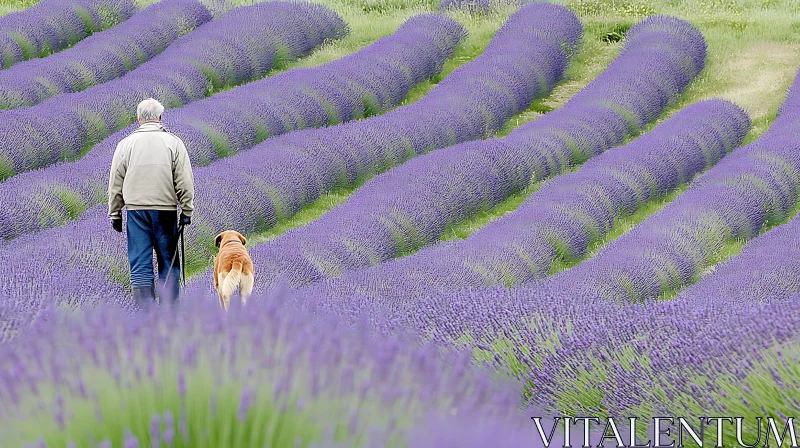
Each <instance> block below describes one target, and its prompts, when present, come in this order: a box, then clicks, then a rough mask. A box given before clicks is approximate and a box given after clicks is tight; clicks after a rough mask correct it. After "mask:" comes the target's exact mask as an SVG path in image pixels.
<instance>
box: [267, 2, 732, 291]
mask: <svg viewBox="0 0 800 448" xmlns="http://www.w3.org/2000/svg"><path fill="white" fill-rule="evenodd" d="M665 22H667V23H669V25H666V28H667V29H668V30H669V32H667V33H665V32H664V31H663V30H664V29H665ZM648 30H649V31H648ZM687 34H690V35H692V37H693V38H694V40H693V41H692V42H691V44H690V45H686V44H685V42H684V40H685V39H686V35H687ZM632 36H633V37H632V39H631V40H630V41H629V42H628V43H627V44H626V47H625V48H624V49H623V51H622V52H621V54H620V56H619V58H618V59H616V60H615V61H614V62H612V64H611V65H610V66H609V68H608V69H607V70H606V71H605V72H604V73H602V74H601V75H600V76H599V77H598V78H597V79H595V80H594V81H593V82H592V83H590V85H589V86H587V87H586V88H585V89H584V90H583V91H582V93H581V94H579V95H578V97H577V98H576V99H575V100H571V101H569V102H568V103H567V104H566V105H565V106H564V107H563V108H562V109H561V110H559V111H556V112H551V113H549V114H547V115H546V116H544V117H543V118H540V119H538V120H536V121H533V122H531V123H529V124H527V125H524V126H522V127H520V128H519V129H517V130H515V131H514V132H512V133H511V134H510V135H509V136H508V137H507V138H504V139H492V140H487V141H482V142H470V143H465V144H461V145H456V146H453V147H450V148H447V149H444V150H441V151H437V152H435V153H432V154H428V155H425V156H423V157H420V158H418V159H415V160H412V161H409V162H407V163H405V164H404V165H402V166H400V167H397V168H395V169H392V170H390V171H389V172H387V173H385V174H382V175H380V176H377V177H376V178H374V179H372V180H371V181H370V182H368V183H367V184H366V185H364V186H363V187H361V188H360V189H359V190H358V192H356V193H355V194H354V195H353V196H352V197H351V198H350V199H349V200H348V201H347V202H346V203H345V204H343V205H341V206H339V207H336V208H335V209H333V210H331V211H330V212H328V213H327V214H326V215H325V216H323V217H322V218H320V219H319V220H317V221H315V222H313V223H311V224H309V225H307V226H304V227H302V228H299V229H295V230H292V231H289V232H287V233H286V234H285V235H283V236H281V237H279V238H278V239H276V240H273V241H271V242H268V243H264V244H261V245H259V246H256V247H254V248H252V250H251V255H252V257H253V259H254V260H256V263H257V264H258V266H259V272H258V277H259V278H258V281H257V283H258V284H259V285H269V284H271V283H272V282H274V281H275V279H276V278H277V277H278V276H280V275H285V276H286V277H287V278H288V280H289V283H290V284H292V285H293V286H297V285H304V284H308V283H311V282H314V281H317V280H320V279H323V278H330V277H335V276H339V275H341V274H342V273H344V272H347V271H351V270H354V269H358V268H363V267H367V266H370V265H375V264H379V263H381V262H384V261H387V260H390V259H392V258H396V257H398V256H399V255H401V254H403V253H404V252H407V251H410V250H414V249H416V248H418V247H421V246H424V245H427V244H430V243H432V242H434V241H438V240H439V238H440V237H441V235H442V234H443V232H444V231H445V230H446V229H447V228H448V226H451V225H454V224H456V223H458V222H461V221H463V220H464V219H466V218H468V217H470V216H473V215H475V214H476V213H478V212H479V211H481V210H487V209H489V208H491V207H493V206H495V205H497V204H498V203H499V202H500V201H502V200H503V199H505V198H506V197H508V196H509V195H510V194H512V193H514V192H518V191H520V190H523V189H525V188H526V187H527V186H528V185H529V184H530V183H531V182H536V181H539V180H542V179H544V178H547V177H550V176H554V175H557V174H560V173H563V172H564V171H565V170H567V169H569V168H570V167H572V166H574V165H575V164H576V163H579V162H581V161H583V160H585V159H587V158H591V157H592V156H594V155H595V154H598V153H601V152H603V151H604V150H606V149H608V148H609V147H611V146H614V145H615V144H619V143H620V142H622V140H623V139H624V138H625V137H626V136H629V135H630V134H631V133H632V132H635V131H636V130H638V129H641V127H642V126H643V125H644V124H645V123H647V121H648V120H649V119H651V118H652V117H655V116H657V115H658V114H659V113H660V112H661V111H662V110H663V108H664V107H665V106H666V105H667V104H668V103H669V102H670V101H671V100H673V99H674V98H675V97H676V96H677V95H678V94H679V93H680V91H681V90H682V89H683V88H684V87H685V86H686V85H687V84H688V82H689V81H690V80H691V79H692V78H693V77H694V76H695V75H696V74H697V73H698V72H699V71H700V69H701V68H702V65H700V66H691V65H690V64H691V63H692V62H693V61H696V60H698V59H700V58H698V54H697V52H700V53H704V51H705V46H704V44H703V43H702V41H703V39H702V36H701V35H700V33H699V32H697V30H695V29H694V28H692V27H691V25H689V24H688V23H686V22H683V21H678V20H674V19H672V18H669V17H651V18H649V19H647V20H645V21H643V22H642V23H640V24H639V25H637V26H636V27H635V28H633V29H632ZM642 42H644V43H642ZM629 48H631V49H629ZM700 60H702V59H700ZM634 82H635V83H637V84H638V85H639V86H641V89H632V88H630V85H631V84H632V83H634ZM606 98H607V100H605V99H606ZM599 99H603V101H604V102H605V103H604V104H602V105H600V104H598V102H599V101H598V100H599ZM706 111H709V110H708V109H707V110H706ZM718 114H719V115H724V114H722V113H718ZM728 114H730V112H729V113H728ZM626 117H628V119H629V120H630V122H626ZM731 121H735V120H733V119H732V120H731ZM741 121H742V120H741V116H740V119H739V122H738V123H739V124H741ZM685 123H686V122H685V121H684V122H683V124H685ZM726 124H728V123H726ZM675 129H680V125H679V126H678V127H676V128H674V129H673V132H674V131H675ZM726 131H727V129H726ZM688 134H689V135H692V134H694V132H691V131H689V132H688ZM709 137H710V138H711V139H713V138H714V137H715V135H714V134H713V133H711V135H710V136H709ZM689 138H691V137H689ZM664 140H666V139H664ZM731 140H732V141H733V142H734V143H735V142H736V141H737V137H736V136H731ZM738 140H740V138H739V139H738ZM645 145H647V144H646V143H645ZM712 145H713V142H709V145H708V147H707V148H706V149H708V151H709V155H708V157H709V158H710V161H715V160H717V159H718V158H719V156H720V154H721V152H723V151H725V150H728V149H730V147H722V146H720V145H717V146H712ZM694 148H696V147H691V149H694ZM697 156H698V157H701V158H702V153H699V154H697ZM654 157H655V156H654ZM695 160H697V159H695ZM693 162H694V160H693ZM702 166H704V164H703V163H701V164H700V165H699V166H698V165H697V163H695V164H694V165H692V166H687V165H683V166H680V168H681V169H685V170H686V171H687V173H688V174H687V175H691V173H693V172H696V171H697V170H698V169H699V168H700V167H702ZM680 179H681V180H684V181H685V180H687V179H685V178H680ZM670 180H672V179H670ZM659 181H661V183H662V185H659V187H662V188H669V184H668V182H669V181H668V180H666V179H664V180H660V179H652V180H651V182H659ZM648 187H649V185H648V184H647V182H644V183H643V185H642V186H641V188H648ZM562 199H563V197H562ZM647 199H648V198H647V197H642V199H641V200H642V202H646V201H647ZM615 211H616V210H612V211H611V212H612V213H613V212H615ZM606 219H608V218H606ZM542 255H544V254H542ZM434 258H438V257H434ZM415 259H416V258H415ZM439 261H440V263H441V264H446V263H447V261H446V260H439ZM409 263H410V264H411V265H415V266H417V267H419V268H420V270H421V271H425V270H426V268H429V267H432V266H422V265H418V264H417V263H416V262H414V261H410V262H409ZM476 269H479V268H476ZM427 272H428V274H427V275H429V276H430V277H437V278H440V277H448V278H450V277H451V276H450V274H451V273H452V274H453V275H452V277H454V278H457V279H458V280H460V281H464V280H466V279H465V278H463V276H462V275H461V274H462V273H461V272H458V273H454V272H453V270H452V268H451V269H449V270H448V269H445V270H444V271H440V270H439V269H435V268H434V269H432V270H430V271H427ZM415 274H420V273H419V272H417V273H415ZM420 275H422V276H425V275H426V274H420ZM401 277H402V276H401ZM398 279H399V278H398ZM443 280H444V279H443ZM403 283H405V282H403ZM412 283H415V282H412ZM482 283H483V282H482V281H480V284H482ZM420 287H421V288H424V285H422V284H420Z"/></svg>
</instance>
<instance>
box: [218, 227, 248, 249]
mask: <svg viewBox="0 0 800 448" xmlns="http://www.w3.org/2000/svg"><path fill="white" fill-rule="evenodd" d="M234 240H239V241H240V242H241V243H242V244H247V239H245V237H244V236H242V234H241V233H239V232H237V231H235V230H226V231H224V232H222V233H220V234H219V235H217V237H216V238H215V239H214V245H215V246H217V248H220V247H221V246H222V245H223V244H225V243H227V242H228V241H234Z"/></svg>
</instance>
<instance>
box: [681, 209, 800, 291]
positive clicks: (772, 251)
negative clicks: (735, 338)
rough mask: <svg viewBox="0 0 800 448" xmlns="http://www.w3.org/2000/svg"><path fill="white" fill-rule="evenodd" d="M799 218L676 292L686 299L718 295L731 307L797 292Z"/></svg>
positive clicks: (762, 236)
mask: <svg viewBox="0 0 800 448" xmlns="http://www.w3.org/2000/svg"><path fill="white" fill-rule="evenodd" d="M798 235H800V217H795V218H793V219H792V220H790V221H789V222H788V223H787V224H784V225H781V226H778V227H776V228H774V229H772V230H770V231H769V232H766V233H764V234H763V235H761V236H759V237H758V238H755V239H754V240H753V241H751V242H749V243H748V244H747V245H745V246H744V248H743V249H742V252H741V254H739V255H736V256H734V257H733V258H732V259H730V260H728V261H727V262H725V263H721V264H719V265H717V266H715V267H714V270H713V272H711V273H709V274H708V275H706V276H705V277H703V278H701V279H700V281H699V282H697V283H695V284H694V285H692V286H690V287H688V288H686V289H685V290H684V291H682V292H681V293H680V295H681V296H683V297H685V298H686V300H690V301H691V300H696V299H697V298H701V297H706V296H714V295H718V296H721V297H725V300H726V301H727V302H728V303H729V304H730V306H731V307H735V306H739V305H741V304H742V303H750V302H762V301H768V300H783V299H788V298H789V297H791V296H796V295H798V294H800V246H798V237H797V236H798Z"/></svg>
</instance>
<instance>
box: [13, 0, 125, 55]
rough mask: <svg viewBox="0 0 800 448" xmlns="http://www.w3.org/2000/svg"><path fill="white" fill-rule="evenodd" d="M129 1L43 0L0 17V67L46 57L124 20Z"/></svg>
mask: <svg viewBox="0 0 800 448" xmlns="http://www.w3.org/2000/svg"><path fill="white" fill-rule="evenodd" d="M136 11H137V9H136V6H135V5H134V2H133V1H131V0H66V1H65V0H44V1H41V2H39V3H37V4H35V5H33V6H31V7H29V8H27V9H25V10H24V11H19V12H13V13H11V14H7V15H5V16H3V17H0V69H2V68H8V67H11V66H12V65H14V64H16V63H17V62H20V61H23V60H25V59H32V58H38V57H42V56H46V55H47V54H49V53H52V52H57V51H60V50H62V49H64V48H67V47H68V46H70V45H72V44H74V43H76V42H78V41H80V40H81V39H84V38H86V37H87V36H88V35H90V34H92V33H93V32H95V31H101V30H104V29H107V28H111V27H113V26H114V25H117V24H118V23H120V22H123V21H125V20H127V19H128V18H129V17H131V16H132V15H134V13H136Z"/></svg>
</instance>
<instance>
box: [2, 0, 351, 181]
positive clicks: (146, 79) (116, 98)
mask: <svg viewBox="0 0 800 448" xmlns="http://www.w3.org/2000/svg"><path fill="white" fill-rule="evenodd" d="M346 29H347V28H346V25H345V23H344V22H343V20H342V19H341V17H339V16H338V15H337V14H336V13H334V12H333V11H331V10H330V9H328V8H325V7H323V6H320V5H314V4H310V3H289V2H268V3H265V4H261V5H255V6H248V7H241V8H237V9H234V10H232V11H231V12H229V13H227V14H226V15H224V16H223V17H222V18H220V19H218V20H212V21H210V22H208V23H206V24H204V25H202V26H200V27H198V28H197V29H196V30H195V31H194V32H192V33H189V34H187V35H185V36H183V37H181V38H179V39H177V40H176V41H175V42H174V43H173V44H172V45H170V46H169V47H167V49H166V50H164V51H163V52H162V53H161V54H159V55H158V56H156V57H154V58H152V59H150V60H149V61H148V62H146V63H144V64H142V65H140V66H139V67H138V68H136V69H135V70H132V71H131V72H129V73H128V74H126V75H125V76H122V77H121V78H117V79H114V80H111V81H109V82H106V83H103V84H99V85H96V86H93V87H90V88H88V89H86V90H83V91H81V92H75V93H65V94H61V95H57V96H55V97H53V98H50V99H48V100H46V101H43V102H41V103H39V104H37V105H35V106H33V107H29V108H25V109H14V110H6V111H0V120H1V121H0V178H6V177H9V176H12V175H14V174H17V173H20V172H22V171H28V170H32V169H35V168H41V167H44V166H47V165H50V164H53V163H55V162H58V161H62V160H68V159H74V158H78V157H81V156H82V155H83V154H84V153H85V152H86V151H88V150H89V149H91V148H92V146H94V145H95V144H96V143H97V142H99V141H100V140H102V139H103V138H105V137H107V136H108V135H109V134H111V133H113V132H115V131H117V130H120V129H122V128H124V127H125V126H128V125H130V124H131V123H133V122H134V121H135V118H136V117H135V115H136V114H135V110H136V105H137V104H138V103H139V101H141V100H142V99H143V98H147V97H155V98H158V99H159V101H161V102H162V103H163V104H164V105H165V106H167V107H176V106H180V105H183V104H186V103H189V102H191V101H196V100H199V99H202V98H204V97H206V96H207V95H209V94H210V93H212V92H214V91H215V90H217V89H220V88H224V87H228V86H233V85H236V84H240V83H243V82H246V81H250V80H253V79H255V78H260V77H262V76H265V75H267V74H268V73H269V71H270V70H271V69H273V68H275V67H276V66H279V65H280V64H281V63H283V62H285V61H286V60H292V59H296V58H298V57H301V56H303V55H305V54H308V53H309V52H310V51H311V50H312V49H314V48H315V47H317V46H318V45H320V44H322V43H323V42H324V41H325V40H327V39H331V38H337V37H341V36H342V35H343V34H344V32H345V31H346Z"/></svg>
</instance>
